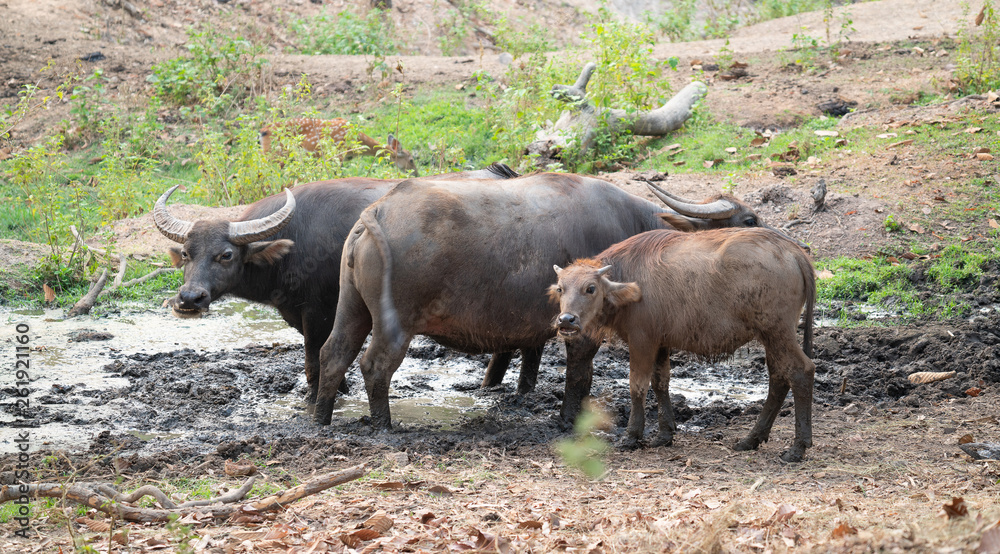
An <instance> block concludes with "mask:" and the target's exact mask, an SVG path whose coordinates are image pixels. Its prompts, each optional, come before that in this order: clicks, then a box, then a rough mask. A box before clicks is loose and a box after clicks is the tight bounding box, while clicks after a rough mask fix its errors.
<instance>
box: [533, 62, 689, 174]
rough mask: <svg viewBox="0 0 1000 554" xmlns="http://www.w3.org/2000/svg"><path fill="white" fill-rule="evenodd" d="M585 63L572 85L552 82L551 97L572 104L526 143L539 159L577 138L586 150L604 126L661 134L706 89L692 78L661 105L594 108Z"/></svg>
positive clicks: (686, 115)
mask: <svg viewBox="0 0 1000 554" xmlns="http://www.w3.org/2000/svg"><path fill="white" fill-rule="evenodd" d="M596 67H597V66H596V65H594V63H592V62H591V63H588V64H587V65H586V66H584V68H583V71H582V72H581V73H580V76H579V78H577V80H576V83H574V84H572V85H554V86H553V87H552V96H553V97H555V98H556V99H558V100H561V101H563V102H568V103H571V104H572V110H567V111H564V112H563V113H562V115H561V116H560V117H559V120H558V121H556V122H555V123H554V124H551V125H549V126H548V127H547V128H545V129H542V130H540V131H538V132H537V133H536V134H535V141H534V142H532V143H531V144H530V145H528V147H527V150H528V152H529V153H535V154H539V155H540V156H541V157H542V158H555V157H557V153H556V152H557V151H559V150H562V149H563V148H566V146H568V145H569V144H570V143H571V142H572V141H574V140H579V141H580V150H581V152H585V151H587V150H589V149H590V148H591V147H592V146H593V144H594V139H595V138H596V136H597V131H598V130H599V129H600V128H601V127H602V126H604V127H605V128H607V129H609V130H610V131H611V132H614V133H620V132H622V131H629V132H631V133H632V134H633V135H642V136H663V135H666V134H669V133H671V132H673V131H676V130H677V129H679V128H680V127H681V126H682V125H684V122H685V121H687V120H688V118H690V117H691V110H692V109H693V108H694V105H695V104H696V103H697V102H698V100H700V99H701V98H702V97H703V96H705V94H706V93H707V92H708V87H707V86H705V84H704V83H701V82H698V81H693V82H691V83H689V84H688V85H687V86H685V87H684V88H683V89H681V91H680V92H678V93H677V94H675V95H674V97H673V98H671V99H670V101H668V102H667V103H666V104H664V105H663V106H661V107H659V108H656V109H655V110H650V111H648V112H645V113H641V114H638V115H635V114H629V113H628V112H626V111H625V110H618V109H597V108H595V107H594V105H593V104H591V103H590V101H589V100H587V98H586V94H587V83H588V82H589V81H590V77H591V76H592V75H593V74H594V70H595V69H596Z"/></svg>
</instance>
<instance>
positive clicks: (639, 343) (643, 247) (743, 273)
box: [549, 229, 816, 462]
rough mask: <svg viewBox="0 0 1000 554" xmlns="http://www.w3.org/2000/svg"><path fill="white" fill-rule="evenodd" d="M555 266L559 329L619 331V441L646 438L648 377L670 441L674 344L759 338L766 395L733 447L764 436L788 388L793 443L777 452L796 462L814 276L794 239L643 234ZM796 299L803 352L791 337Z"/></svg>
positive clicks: (728, 349)
mask: <svg viewBox="0 0 1000 554" xmlns="http://www.w3.org/2000/svg"><path fill="white" fill-rule="evenodd" d="M555 270H556V274H557V275H558V277H559V281H558V283H557V284H555V285H553V286H552V287H551V288H550V292H549V294H550V296H551V298H552V299H553V300H556V301H558V302H559V308H560V312H561V313H560V315H559V316H558V317H557V318H556V320H555V326H556V327H557V329H558V331H559V334H560V335H562V336H563V337H574V336H576V335H578V334H580V333H581V332H582V333H583V334H584V335H586V336H589V337H591V338H600V337H603V336H606V335H618V336H619V337H621V338H622V339H623V340H625V342H627V343H628V346H629V389H630V394H631V397H632V410H631V413H630V415H629V421H628V429H627V436H626V437H625V439H624V441H623V442H624V445H625V446H628V447H634V446H636V445H637V444H638V442H639V440H640V439H642V435H643V431H644V429H645V424H646V422H645V413H646V410H645V404H646V392H647V391H648V390H649V387H650V382H652V386H653V390H654V392H655V393H656V399H657V403H658V405H659V410H658V412H659V413H658V415H659V418H658V419H659V429H660V433H659V436H658V438H657V440H656V442H655V443H654V444H656V445H670V444H672V442H673V435H674V431H675V430H676V425H675V423H674V412H673V408H672V407H671V405H670V394H669V383H670V350H671V349H673V348H677V349H681V350H687V351H689V352H692V353H694V354H699V355H702V356H707V357H710V358H718V357H721V356H728V355H732V353H733V352H734V351H735V350H736V349H737V348H739V347H740V346H743V345H744V344H746V343H748V342H750V341H751V340H757V341H759V342H760V343H761V344H763V345H764V353H765V359H766V362H767V370H768V377H769V387H768V393H767V399H766V400H765V401H764V406H763V408H762V409H761V412H760V417H759V418H758V419H757V423H756V425H755V426H754V428H753V429H752V430H751V431H750V434H749V435H748V436H747V437H746V438H745V439H743V440H741V441H739V442H738V443H737V444H736V450H752V449H756V448H757V447H758V446H759V445H760V444H761V443H762V442H766V441H767V439H768V436H769V435H770V432H771V426H772V425H773V424H774V420H775V418H776V417H777V416H778V412H779V411H780V410H781V404H782V402H784V400H785V396H786V395H787V394H788V390H789V388H791V390H792V395H793V398H794V400H795V439H794V440H793V442H792V447H791V448H790V449H789V450H788V451H786V452H785V453H784V454H782V459H784V460H785V461H789V462H792V461H794V462H797V461H801V460H802V456H803V455H804V454H805V451H806V448H807V447H809V446H812V395H813V378H814V374H815V370H816V366H815V365H814V364H813V362H812V361H811V360H810V359H809V356H810V355H811V354H812V314H813V305H814V303H815V298H816V282H815V275H814V272H813V267H812V262H811V261H810V259H809V256H808V255H807V254H806V253H805V252H804V251H803V250H802V249H801V248H799V247H798V246H797V245H796V244H795V243H793V242H792V241H791V240H789V239H787V238H785V237H783V236H781V235H779V234H778V233H775V232H773V231H770V230H767V229H716V230H711V231H701V232H695V233H682V232H679V231H648V232H646V233H642V234H639V235H636V236H633V237H631V238H629V239H626V240H624V241H622V242H619V243H618V244H615V245H614V246H612V247H610V248H608V249H607V250H605V251H604V252H602V253H600V254H598V255H597V256H596V257H595V258H589V259H583V260H577V261H576V262H574V263H573V264H572V265H570V266H569V267H567V268H566V269H561V268H560V267H559V266H555ZM612 279H613V280H612ZM803 305H805V307H806V317H805V320H806V321H805V339H804V348H805V351H804V352H803V349H802V348H799V345H798V339H797V336H796V334H797V329H798V324H799V316H800V314H801V313H802V307H803Z"/></svg>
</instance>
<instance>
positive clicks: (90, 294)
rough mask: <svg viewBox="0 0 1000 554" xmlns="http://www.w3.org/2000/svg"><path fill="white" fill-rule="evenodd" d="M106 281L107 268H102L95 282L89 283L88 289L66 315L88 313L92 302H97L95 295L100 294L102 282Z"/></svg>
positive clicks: (72, 315)
mask: <svg viewBox="0 0 1000 554" xmlns="http://www.w3.org/2000/svg"><path fill="white" fill-rule="evenodd" d="M107 281H108V270H106V269H105V270H102V271H101V276H100V277H98V278H97V282H96V283H94V284H93V285H90V290H89V291H87V294H86V295H84V297H83V298H81V299H80V300H79V301H78V302H77V303H76V304H74V305H73V307H72V308H70V310H69V313H67V314H66V317H76V316H78V315H82V314H85V313H89V312H90V309H91V308H93V307H94V303H95V302H97V296H98V295H100V294H101V290H102V289H103V288H104V283H106V282H107Z"/></svg>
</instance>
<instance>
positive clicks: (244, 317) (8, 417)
mask: <svg viewBox="0 0 1000 554" xmlns="http://www.w3.org/2000/svg"><path fill="white" fill-rule="evenodd" d="M63 315H64V311H63V310H61V309H53V310H16V309H15V310H9V309H0V318H2V319H3V320H4V321H5V322H6V325H7V328H8V329H9V330H11V331H13V329H14V326H15V325H17V324H19V323H26V324H27V325H29V326H30V332H29V335H30V337H31V342H30V346H31V351H30V358H29V360H30V368H29V371H30V375H31V385H30V386H29V389H30V395H29V397H28V400H29V402H30V406H29V409H30V410H32V413H35V410H37V408H38V407H39V406H44V407H45V408H47V409H48V410H50V411H53V412H56V413H57V414H59V417H60V419H62V420H63V421H65V422H67V423H46V424H44V425H41V426H40V427H37V428H34V429H33V439H34V440H33V441H32V446H33V448H34V449H37V448H38V447H39V446H42V445H44V446H45V447H46V448H74V449H78V448H86V446H87V444H88V442H89V440H90V438H91V435H92V434H95V433H96V432H99V431H100V429H95V428H93V427H89V426H86V425H80V424H79V422H80V420H83V421H90V420H95V419H111V420H113V419H114V416H115V413H114V411H115V410H114V407H113V406H111V405H110V404H108V405H103V406H98V405H95V404H93V403H92V402H91V400H92V397H88V396H86V395H79V394H74V395H73V396H72V398H71V401H72V402H73V403H72V404H69V403H66V404H53V403H51V402H53V400H54V398H53V397H54V396H55V395H59V396H61V395H65V394H67V393H74V392H79V391H84V390H86V391H100V390H107V389H112V388H120V387H124V386H127V385H128V384H129V382H128V379H126V378H123V377H117V376H114V375H111V374H108V373H107V372H105V371H103V368H104V366H106V365H107V364H109V363H110V362H111V361H112V360H113V359H115V358H118V357H120V356H123V355H128V354H135V353H140V352H143V353H148V354H154V353H158V352H169V351H173V350H177V349H180V348H191V349H195V350H203V351H219V350H226V349H230V348H234V347H242V346H246V345H247V344H248V343H251V342H266V343H271V342H281V343H292V344H294V343H296V342H298V343H301V341H302V338H301V336H300V335H299V334H298V333H297V332H296V331H295V330H294V329H292V328H290V327H288V325H287V324H286V323H285V322H284V321H283V320H282V319H281V317H280V316H278V314H277V312H276V311H274V310H271V309H269V308H262V307H260V306H257V305H253V304H249V303H246V302H240V301H223V302H220V303H218V306H215V307H213V310H212V311H211V312H210V313H209V314H207V315H206V316H205V317H201V318H191V319H181V318H177V317H175V316H173V315H171V313H170V312H169V311H168V310H166V309H164V310H156V311H151V310H149V309H146V308H136V309H135V310H128V309H125V310H123V311H122V312H119V313H115V314H108V315H105V316H101V317H90V316H81V317H76V318H72V319H64V317H63ZM90 332H93V333H97V334H106V335H110V338H107V339H106V340H83V339H84V338H85V337H84V336H82V335H80V334H81V333H90ZM7 337H8V338H7V340H6V342H7V343H8V344H10V345H11V346H13V344H14V342H13V333H9V334H8V335H7ZM12 381H13V375H11V374H9V373H7V372H5V373H4V377H3V381H0V386H2V387H4V388H6V387H8V386H12V385H13V383H12ZM55 401H62V398H58V397H57V398H55ZM16 419H17V418H15V416H14V415H13V414H12V413H11V411H10V410H7V409H4V410H0V425H4V426H9V425H11V424H12V423H14V421H15V420H16ZM10 440H11V438H10V437H9V436H8V433H4V436H3V437H0V452H7V451H9V450H10V449H11V448H12V447H13V444H12V443H11V442H10Z"/></svg>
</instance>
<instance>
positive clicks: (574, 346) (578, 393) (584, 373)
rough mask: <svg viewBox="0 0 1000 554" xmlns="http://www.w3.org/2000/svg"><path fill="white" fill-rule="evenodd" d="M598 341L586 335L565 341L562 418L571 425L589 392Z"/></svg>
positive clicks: (566, 423)
mask: <svg viewBox="0 0 1000 554" xmlns="http://www.w3.org/2000/svg"><path fill="white" fill-rule="evenodd" d="M600 348H601V345H600V343H597V342H594V341H593V340H591V339H589V338H587V337H577V338H575V339H573V340H568V341H566V393H565V395H563V405H562V412H561V416H562V420H563V424H564V425H566V426H567V427H572V426H573V422H575V421H576V416H577V415H579V414H580V409H581V408H582V407H583V399H584V398H586V397H587V396H588V395H589V394H590V385H591V384H592V382H593V378H594V356H596V355H597V351H598V350H599V349H600Z"/></svg>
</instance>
